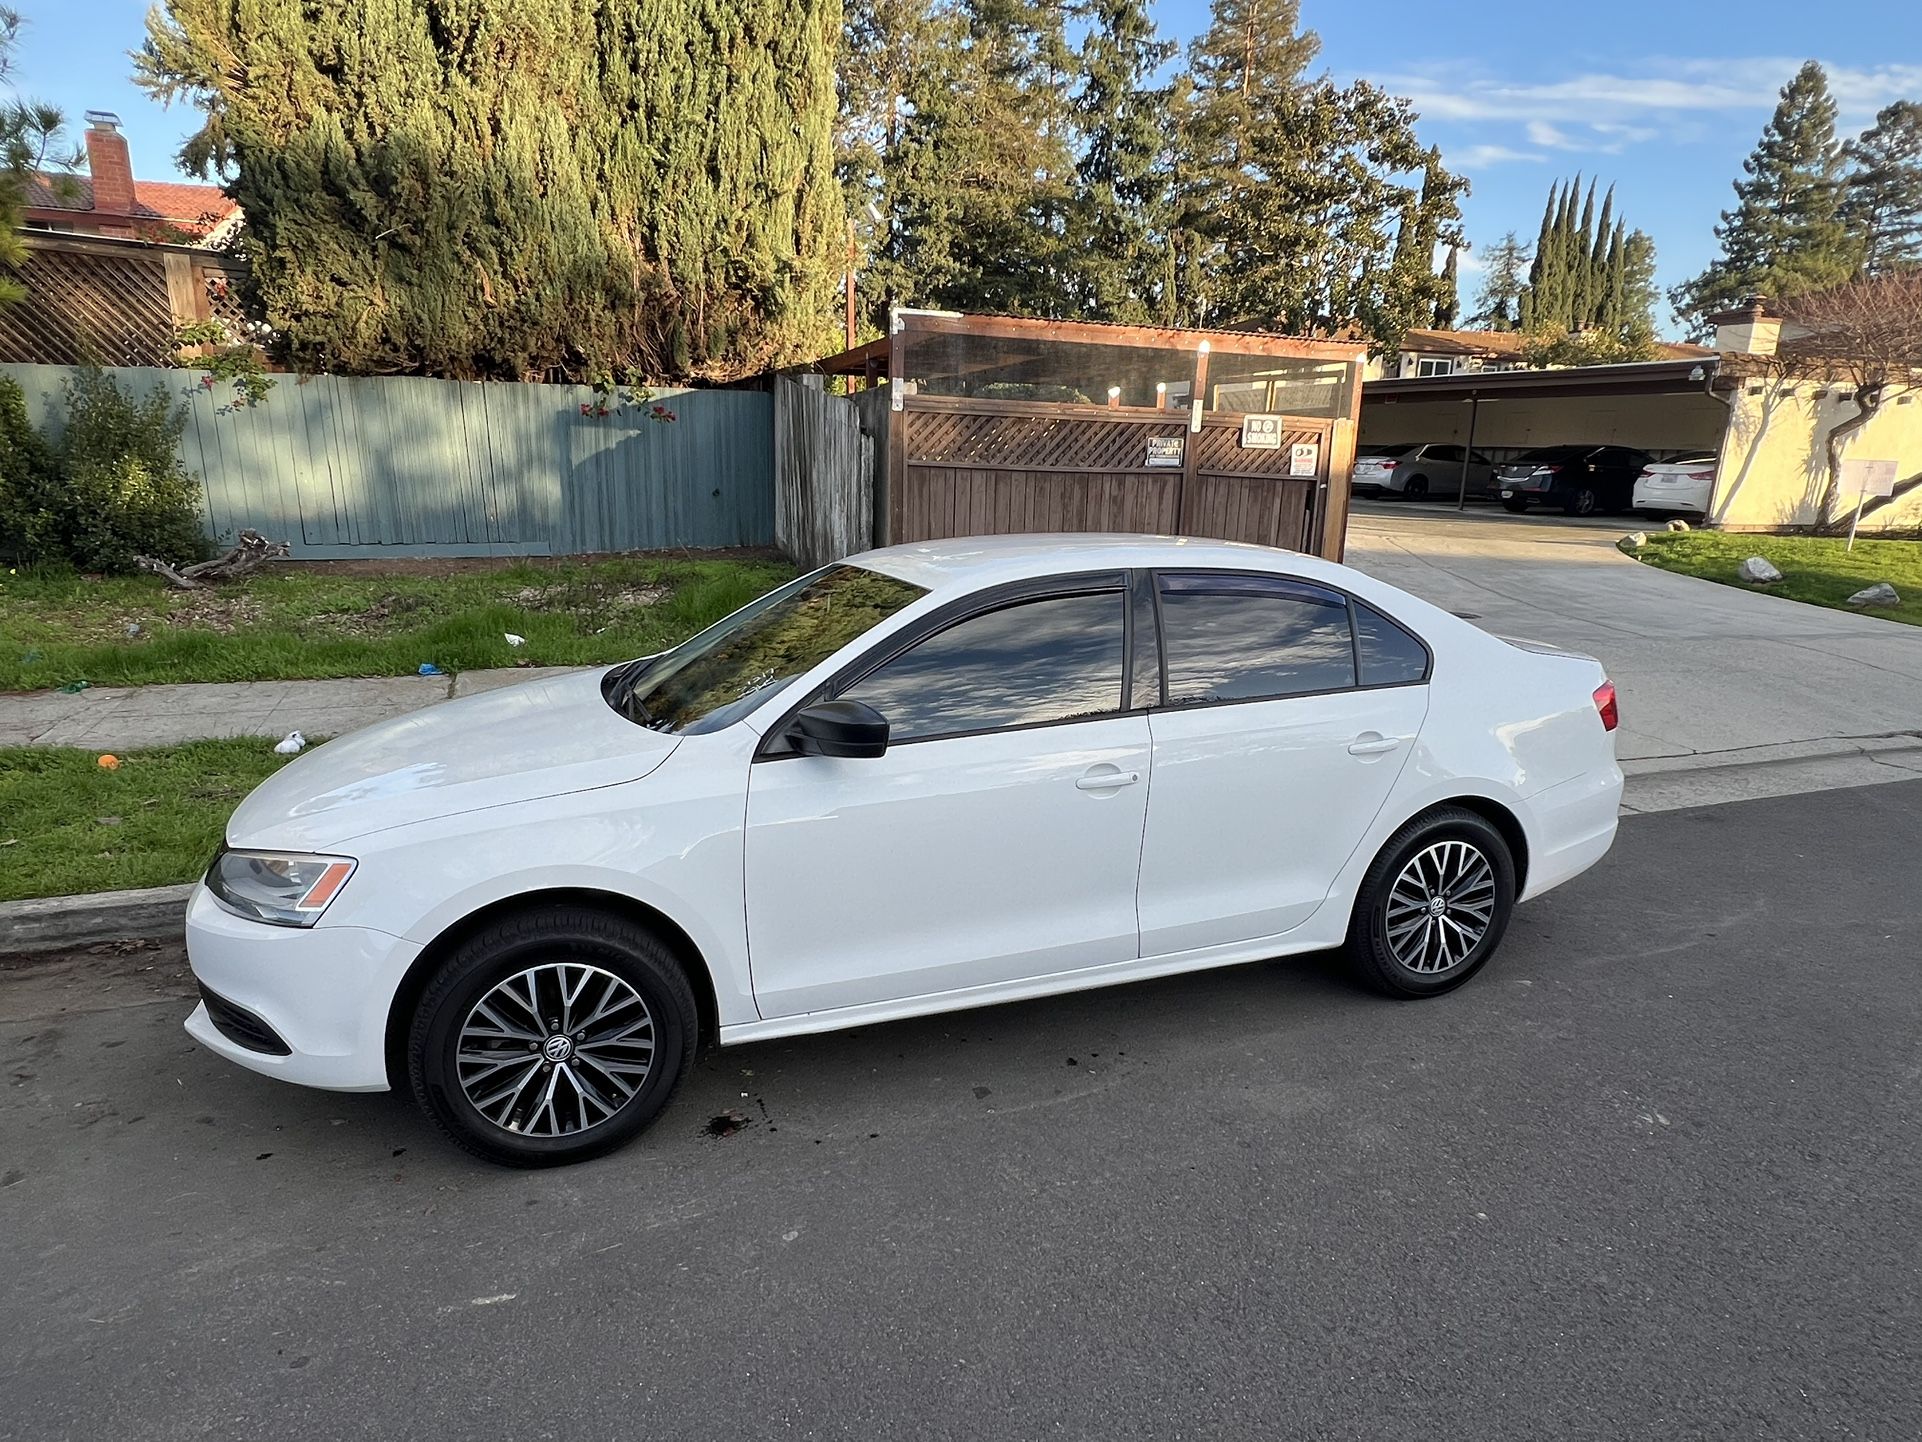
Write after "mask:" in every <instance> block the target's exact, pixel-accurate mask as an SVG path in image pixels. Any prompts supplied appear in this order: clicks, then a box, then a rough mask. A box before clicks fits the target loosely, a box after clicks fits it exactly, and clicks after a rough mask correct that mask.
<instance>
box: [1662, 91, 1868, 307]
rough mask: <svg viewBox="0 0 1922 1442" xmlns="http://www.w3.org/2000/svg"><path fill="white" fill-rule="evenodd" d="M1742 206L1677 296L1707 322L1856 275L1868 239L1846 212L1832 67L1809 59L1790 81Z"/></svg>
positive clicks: (1750, 169)
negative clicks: (1760, 299) (1746, 303)
mask: <svg viewBox="0 0 1922 1442" xmlns="http://www.w3.org/2000/svg"><path fill="white" fill-rule="evenodd" d="M1742 169H1743V171H1744V173H1745V174H1746V175H1747V177H1748V178H1747V179H1746V180H1738V181H1736V182H1735V196H1736V206H1735V209H1733V210H1725V211H1723V212H1722V223H1721V224H1720V225H1718V226H1717V227H1716V228H1715V235H1716V239H1718V240H1719V241H1721V243H1722V253H1721V254H1720V255H1719V256H1718V257H1717V258H1716V259H1715V260H1714V261H1713V262H1711V263H1710V265H1709V267H1708V269H1707V270H1705V271H1703V272H1702V273H1701V274H1700V275H1698V276H1696V277H1695V278H1694V279H1693V280H1690V281H1687V282H1685V283H1684V284H1682V285H1680V286H1678V287H1676V289H1675V290H1674V292H1672V294H1671V296H1670V300H1671V302H1672V303H1673V304H1674V306H1675V309H1676V311H1677V312H1679V313H1680V314H1682V315H1684V316H1686V317H1689V318H1690V319H1691V320H1692V322H1693V323H1694V326H1695V328H1696V329H1697V330H1700V329H1703V328H1704V327H1705V325H1706V321H1705V318H1706V317H1707V316H1708V315H1709V314H1710V313H1712V312H1714V311H1717V310H1721V309H1724V308H1726V307H1729V306H1733V305H1738V304H1740V303H1741V302H1742V301H1743V300H1744V299H1745V298H1747V297H1748V296H1750V295H1755V294H1760V295H1766V296H1771V297H1775V298H1777V299H1780V298H1783V297H1786V296H1791V295H1796V294H1799V293H1800V292H1802V291H1805V290H1819V289H1821V288H1823V287H1825V286H1830V285H1835V284H1838V283H1839V282H1841V281H1844V280H1847V279H1848V278H1849V276H1850V275H1852V274H1853V273H1854V271H1855V269H1856V261H1857V255H1858V249H1859V248H1858V246H1857V244H1856V242H1855V241H1854V240H1853V239H1852V238H1851V236H1850V234H1849V229H1848V226H1847V224H1846V223H1845V222H1844V221H1843V219H1842V216H1841V204H1842V151H1841V147H1840V146H1838V145H1837V144H1836V140H1835V101H1834V100H1833V99H1831V98H1830V96H1829V85H1828V76H1827V75H1826V74H1824V72H1823V70H1822V67H1821V66H1820V65H1818V64H1816V62H1815V61H1813V60H1810V61H1808V62H1806V63H1805V64H1804V65H1803V66H1802V68H1801V69H1800V70H1798V71H1797V72H1796V74H1795V78H1794V79H1792V80H1790V81H1789V83H1788V84H1787V85H1785V86H1784V87H1783V88H1782V97H1781V100H1780V102H1779V103H1778V104H1777V105H1776V107H1775V113H1774V114H1773V115H1772V116H1770V118H1769V122H1768V125H1767V126H1766V127H1765V128H1764V129H1763V131H1762V138H1761V141H1760V143H1758V144H1757V146H1756V147H1755V150H1754V152H1753V153H1752V154H1750V156H1749V157H1748V159H1747V160H1745V161H1743V162H1742Z"/></svg>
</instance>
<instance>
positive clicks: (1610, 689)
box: [1595, 681, 1622, 731]
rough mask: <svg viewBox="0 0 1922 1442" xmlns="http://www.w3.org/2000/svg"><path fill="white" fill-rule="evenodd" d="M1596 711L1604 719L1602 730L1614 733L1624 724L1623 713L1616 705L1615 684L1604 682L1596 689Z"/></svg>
mask: <svg viewBox="0 0 1922 1442" xmlns="http://www.w3.org/2000/svg"><path fill="white" fill-rule="evenodd" d="M1595 709H1596V711H1597V712H1599V713H1600V715H1601V718H1602V730H1604V731H1613V730H1614V729H1615V728H1616V727H1617V726H1619V725H1621V724H1622V713H1621V711H1620V710H1619V709H1618V708H1617V706H1616V705H1615V683H1614V682H1613V681H1604V682H1602V684H1601V685H1599V686H1597V687H1596V688H1595Z"/></svg>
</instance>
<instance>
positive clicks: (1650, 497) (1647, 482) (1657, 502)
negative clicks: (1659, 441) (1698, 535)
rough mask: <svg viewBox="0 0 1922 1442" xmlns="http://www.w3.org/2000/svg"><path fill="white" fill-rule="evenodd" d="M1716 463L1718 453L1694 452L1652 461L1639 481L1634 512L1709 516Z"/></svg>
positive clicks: (1633, 506)
mask: <svg viewBox="0 0 1922 1442" xmlns="http://www.w3.org/2000/svg"><path fill="white" fill-rule="evenodd" d="M1715 462H1716V456H1715V452H1714V451H1690V452H1687V453H1686V454H1683V455H1679V456H1671V457H1670V458H1669V459H1668V460H1665V461H1653V462H1650V463H1649V464H1648V465H1646V466H1643V467H1642V473H1641V475H1639V476H1637V477H1636V478H1635V494H1634V498H1633V499H1632V501H1631V502H1630V506H1631V509H1633V510H1637V511H1679V512H1682V513H1684V514H1687V515H1692V516H1701V515H1706V514H1707V513H1708V501H1709V492H1711V491H1712V490H1714V488H1715Z"/></svg>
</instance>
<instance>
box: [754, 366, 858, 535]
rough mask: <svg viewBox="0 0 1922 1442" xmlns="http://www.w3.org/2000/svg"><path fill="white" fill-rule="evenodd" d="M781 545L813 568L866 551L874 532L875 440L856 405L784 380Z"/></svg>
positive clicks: (777, 443)
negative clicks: (865, 428)
mask: <svg viewBox="0 0 1922 1442" xmlns="http://www.w3.org/2000/svg"><path fill="white" fill-rule="evenodd" d="M772 385H773V392H774V540H775V544H776V545H778V546H780V548H781V549H782V550H783V551H785V552H787V554H788V555H790V556H792V557H793V558H794V559H795V560H796V561H798V562H799V563H800V564H801V565H803V566H806V567H809V568H812V567H815V566H824V565H826V564H827V563H828V562H829V561H838V560H840V559H841V558H842V557H843V556H849V555H852V554H854V553H855V552H856V551H865V550H866V549H867V548H868V547H869V545H871V544H872V538H873V535H874V442H873V441H872V440H871V439H870V438H869V437H868V436H866V435H864V434H863V433H862V430H861V417H860V416H859V415H858V414H857V413H856V411H855V408H854V406H853V405H852V404H850V403H849V402H848V401H846V400H843V399H842V398H841V397H839V396H831V395H827V394H826V393H824V392H823V391H822V389H821V387H820V383H819V381H818V380H816V381H815V382H814V383H813V384H803V383H799V382H796V381H792V380H789V379H787V378H786V377H784V376H777V377H775V378H774V380H773V382H772Z"/></svg>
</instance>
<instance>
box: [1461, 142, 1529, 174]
mask: <svg viewBox="0 0 1922 1442" xmlns="http://www.w3.org/2000/svg"><path fill="white" fill-rule="evenodd" d="M1449 159H1450V161H1451V162H1452V163H1454V164H1458V165H1460V166H1463V167H1465V168H1467V169H1469V170H1480V169H1483V168H1484V167H1487V166H1490V165H1506V164H1509V163H1510V162H1513V161H1518V160H1529V161H1540V160H1546V159H1548V157H1547V156H1546V155H1542V154H1540V153H1539V152H1536V151H1531V150H1511V149H1510V148H1509V147H1508V146H1506V145H1469V146H1465V147H1463V148H1462V149H1461V150H1459V151H1456V152H1455V153H1454V154H1453V155H1451V156H1450V157H1449Z"/></svg>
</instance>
